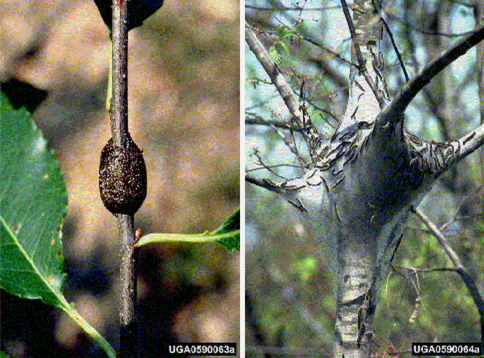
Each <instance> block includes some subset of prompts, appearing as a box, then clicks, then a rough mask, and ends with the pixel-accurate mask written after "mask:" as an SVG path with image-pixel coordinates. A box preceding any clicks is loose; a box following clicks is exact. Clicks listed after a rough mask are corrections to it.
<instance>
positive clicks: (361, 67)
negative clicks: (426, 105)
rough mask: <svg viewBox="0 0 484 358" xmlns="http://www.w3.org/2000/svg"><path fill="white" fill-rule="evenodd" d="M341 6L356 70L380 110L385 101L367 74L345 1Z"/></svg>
mask: <svg viewBox="0 0 484 358" xmlns="http://www.w3.org/2000/svg"><path fill="white" fill-rule="evenodd" d="M341 4H342V5H343V12H344V15H345V18H346V23H347V24H348V28H349V29H350V34H351V42H352V43H353V47H354V49H355V54H356V58H357V59H358V70H359V71H360V73H361V74H362V75H363V77H364V78H365V80H366V82H367V83H368V86H370V88H371V91H372V92H373V94H374V95H375V98H376V99H377V101H378V104H379V105H380V108H383V106H384V105H385V100H384V99H383V97H382V95H381V93H380V92H379V91H378V88H376V86H375V83H374V82H373V80H372V79H371V77H370V75H369V74H368V70H367V69H366V61H365V59H364V58H363V55H362V53H361V49H360V44H359V42H358V38H357V36H356V30H355V25H354V24H353V19H352V18H351V15H350V12H349V10H348V4H347V3H346V0H341Z"/></svg>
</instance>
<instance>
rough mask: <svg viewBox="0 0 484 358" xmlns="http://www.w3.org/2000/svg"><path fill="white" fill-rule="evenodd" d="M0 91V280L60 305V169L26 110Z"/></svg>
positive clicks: (14, 290) (63, 199) (12, 289)
mask: <svg viewBox="0 0 484 358" xmlns="http://www.w3.org/2000/svg"><path fill="white" fill-rule="evenodd" d="M0 96H1V97H0V113H1V116H2V117H1V121H0V132H1V133H2V136H1V139H0V153H1V154H0V156H1V157H0V158H1V162H2V171H1V174H0V192H1V196H0V255H1V256H0V260H1V262H2V265H1V266H0V286H1V287H2V288H3V289H4V290H6V291H7V292H9V293H11V294H13V295H17V296H19V297H22V298H30V299H42V300H43V301H44V302H46V303H48V304H50V305H53V306H56V307H60V306H61V305H62V304H61V300H60V298H59V297H60V296H61V295H62V293H61V292H62V286H63V283H64V280H65V278H66V277H65V274H64V272H63V265H64V257H63V255H62V243H61V236H62V231H61V225H62V219H63V217H64V216H65V214H66V212H67V192H66V188H65V184H64V181H63V179H62V173H61V171H60V169H59V165H58V163H57V161H56V160H55V157H54V155H53V154H52V152H51V151H50V150H49V149H48V147H47V141H46V140H45V139H44V137H43V136H42V133H41V132H40V130H39V129H38V128H37V127H36V126H35V124H34V122H33V121H32V120H31V119H30V115H29V113H28V112H27V111H26V110H25V109H21V110H18V111H15V110H14V109H13V108H12V107H11V106H10V104H9V102H8V99H7V98H6V97H5V96H4V95H3V94H2V95H0Z"/></svg>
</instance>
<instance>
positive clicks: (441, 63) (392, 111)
mask: <svg viewBox="0 0 484 358" xmlns="http://www.w3.org/2000/svg"><path fill="white" fill-rule="evenodd" d="M482 39H484V26H482V25H481V26H480V27H479V28H478V29H476V31H474V32H473V33H472V34H470V35H468V36H466V37H464V38H462V39H460V40H459V41H457V42H455V43H454V44H453V45H452V46H451V47H450V48H448V49H447V50H445V51H444V52H443V53H442V54H441V55H440V56H439V57H437V58H435V59H434V60H432V61H430V62H429V63H428V64H427V65H425V66H424V68H423V69H422V70H421V71H420V73H419V74H418V75H417V76H415V77H414V78H412V79H411V80H410V81H409V82H408V83H407V84H406V85H405V86H403V88H402V89H401V90H400V92H399V93H398V94H397V95H396V96H395V98H394V99H393V101H392V102H391V103H390V104H389V105H388V106H387V107H385V108H384V109H383V110H382V112H381V113H380V116H379V119H378V121H379V127H383V126H384V125H386V124H387V123H388V122H392V121H399V120H400V119H402V118H403V117H402V116H401V114H403V112H404V111H405V109H406V108H407V107H408V105H409V104H410V102H411V101H412V100H413V99H414V98H415V96H417V94H418V93H419V92H420V90H421V89H422V88H424V87H425V86H426V85H427V84H428V83H429V82H430V81H431V80H432V79H433V78H434V77H435V76H436V75H437V74H438V73H439V72H440V71H442V70H443V69H444V68H445V67H447V66H448V65H449V64H451V63H452V62H453V61H455V60H456V59H457V58H459V57H460V56H462V55H464V54H465V53H466V52H467V51H468V50H469V49H471V48H472V47H473V46H475V45H477V44H478V43H479V42H480V41H481V40H482ZM399 114H400V115H399ZM394 124H396V123H394Z"/></svg>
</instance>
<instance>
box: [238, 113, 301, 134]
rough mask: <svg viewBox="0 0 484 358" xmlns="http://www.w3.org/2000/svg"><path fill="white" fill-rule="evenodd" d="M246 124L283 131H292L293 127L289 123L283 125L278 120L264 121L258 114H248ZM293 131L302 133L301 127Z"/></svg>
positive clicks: (294, 128)
mask: <svg viewBox="0 0 484 358" xmlns="http://www.w3.org/2000/svg"><path fill="white" fill-rule="evenodd" d="M249 116H250V117H249ZM248 117H249V118H248ZM245 124H246V125H256V126H271V127H276V128H281V129H285V130H290V129H291V127H290V126H289V125H288V124H287V123H282V122H280V121H276V120H270V119H263V118H262V117H260V116H258V115H257V114H254V113H247V114H246V119H245ZM292 130H293V131H295V132H301V131H302V129H301V128H300V127H293V128H292Z"/></svg>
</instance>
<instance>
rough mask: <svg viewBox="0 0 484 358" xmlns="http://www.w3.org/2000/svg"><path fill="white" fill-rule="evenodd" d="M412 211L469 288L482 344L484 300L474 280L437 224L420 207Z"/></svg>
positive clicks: (483, 341) (483, 340) (483, 335)
mask: <svg viewBox="0 0 484 358" xmlns="http://www.w3.org/2000/svg"><path fill="white" fill-rule="evenodd" d="M414 213H415V214H417V216H418V217H419V218H420V220H422V221H423V222H424V223H425V225H427V227H428V228H429V230H430V232H431V233H432V235H433V236H434V237H435V238H436V239H437V240H438V241H439V243H440V244H441V245H442V247H443V248H444V251H445V252H446V253H447V256H448V257H449V259H450V260H451V261H452V264H453V265H454V266H455V268H456V271H457V273H458V274H459V275H460V277H461V279H462V281H464V284H465V285H466V287H467V289H468V290H469V293H470V295H471V296H472V298H473V299H474V303H475V305H476V307H477V310H478V312H479V315H480V322H481V341H482V343H483V345H484V300H483V299H482V296H481V295H480V293H479V290H478V288H477V286H476V284H475V282H474V279H473V278H472V276H471V275H470V274H469V273H468V272H467V270H466V268H465V267H464V265H463V264H462V262H461V260H460V258H459V256H458V255H457V254H456V253H455V251H454V250H453V249H452V247H450V245H449V243H448V241H447V239H446V237H445V236H444V234H443V233H442V232H441V231H440V230H439V229H438V228H437V226H436V225H435V224H434V223H433V222H432V221H430V219H429V218H428V217H427V216H426V215H425V214H424V213H423V212H422V210H420V209H415V210H414Z"/></svg>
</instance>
